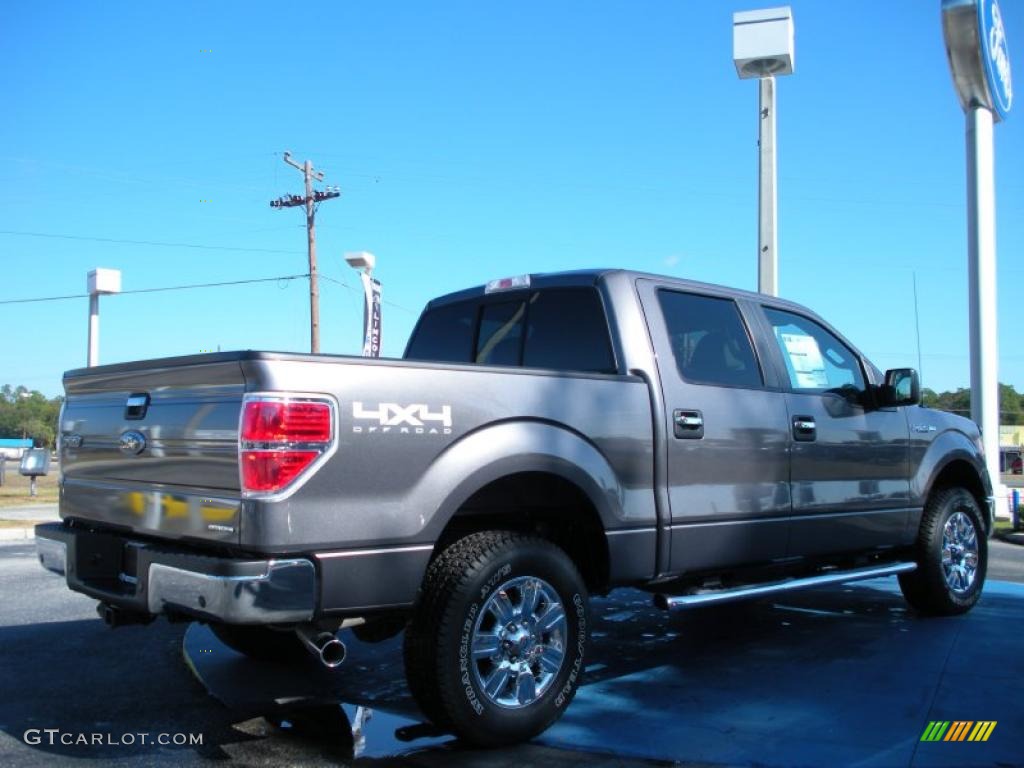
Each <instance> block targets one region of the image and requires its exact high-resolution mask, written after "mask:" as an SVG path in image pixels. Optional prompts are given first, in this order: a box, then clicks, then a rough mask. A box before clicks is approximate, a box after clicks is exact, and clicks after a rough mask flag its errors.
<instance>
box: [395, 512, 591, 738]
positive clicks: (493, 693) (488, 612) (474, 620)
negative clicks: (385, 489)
mask: <svg viewBox="0 0 1024 768" xmlns="http://www.w3.org/2000/svg"><path fill="white" fill-rule="evenodd" d="M589 618H590V616H589V604H588V597H587V591H586V586H585V585H584V582H583V578H582V577H581V576H580V573H579V571H578V570H577V569H576V566H575V565H574V564H573V562H572V560H571V559H570V558H569V557H568V555H566V553H565V552H564V551H562V550H561V549H560V548H559V547H557V546H555V545H554V544H552V543H551V542H549V541H547V540H545V539H541V538H538V537H536V536H529V535H524V534H519V533H514V532H510V531H486V532H483V533H475V534H471V535H469V536H466V537H465V538H463V539H460V540H459V541H457V542H455V543H454V544H452V545H451V546H449V547H448V548H447V549H446V550H444V552H442V553H441V555H440V556H439V557H437V558H436V559H435V560H434V561H433V562H432V563H431V564H430V567H429V568H428V570H427V575H426V578H425V579H424V583H423V590H422V593H421V596H420V600H419V602H418V604H417V606H416V609H415V611H414V614H413V618H412V621H411V622H410V624H409V627H408V629H407V630H406V635H405V646H404V651H405V670H406V678H407V680H408V683H409V688H410V690H411V691H412V694H413V697H414V698H415V699H416V702H417V703H418V704H419V706H420V709H421V710H422V711H423V713H424V714H425V715H426V716H427V717H428V718H429V719H430V720H431V721H433V723H434V724H435V725H437V726H438V727H440V728H444V729H446V730H452V731H454V732H455V733H456V734H457V735H458V736H459V737H460V738H461V739H463V740H464V741H467V742H470V743H472V744H476V745H479V746H497V745H501V744H512V743H515V742H519V741H524V740H526V739H530V738H533V737H534V736H536V735H537V734H539V733H541V732H543V731H544V730H546V729H547V728H548V727H549V726H550V725H551V724H552V723H554V722H555V720H557V719H558V718H559V717H560V716H561V715H562V713H563V712H564V711H565V708H566V707H567V706H568V704H569V702H570V701H571V700H572V698H573V696H574V695H575V693H576V688H577V687H578V685H579V682H580V677H581V674H582V672H583V659H584V653H585V650H586V641H587V629H588V624H587V623H588V621H589Z"/></svg>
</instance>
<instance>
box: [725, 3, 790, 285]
mask: <svg viewBox="0 0 1024 768" xmlns="http://www.w3.org/2000/svg"><path fill="white" fill-rule="evenodd" d="M793 47H794V46H793V13H792V11H790V9H789V8H788V7H785V8H768V9H766V10H763V11H742V12H740V13H734V14H733V17H732V58H733V63H735V65H736V74H738V75H739V77H740V79H741V80H745V79H748V78H754V77H756V78H757V79H758V94H759V95H758V107H757V116H758V122H757V125H758V129H757V138H758V141H757V147H758V154H757V290H758V291H760V292H761V293H765V294H768V295H769V296H776V295H778V292H779V234H778V223H779V218H778V192H777V188H778V182H777V178H778V166H777V162H776V153H775V77H776V76H777V75H790V74H792V73H793V55H794V51H793Z"/></svg>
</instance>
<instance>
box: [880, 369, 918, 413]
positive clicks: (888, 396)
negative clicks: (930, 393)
mask: <svg viewBox="0 0 1024 768" xmlns="http://www.w3.org/2000/svg"><path fill="white" fill-rule="evenodd" d="M878 395H879V397H878V400H879V403H878V404H879V405H881V406H882V407H883V408H893V407H896V406H899V405H917V404H918V403H920V402H921V379H920V378H919V377H918V375H917V371H915V370H914V369H913V368H892V369H890V370H888V371H886V372H885V384H883V385H882V386H881V387H879V392H878Z"/></svg>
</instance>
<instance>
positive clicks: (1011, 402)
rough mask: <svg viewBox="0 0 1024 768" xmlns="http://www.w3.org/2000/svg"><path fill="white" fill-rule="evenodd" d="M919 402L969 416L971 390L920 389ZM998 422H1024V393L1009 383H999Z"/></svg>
mask: <svg viewBox="0 0 1024 768" xmlns="http://www.w3.org/2000/svg"><path fill="white" fill-rule="evenodd" d="M921 403H922V404H923V405H927V406H928V407H929V408H934V409H936V410H938V411H951V412H953V413H956V414H958V415H960V416H966V417H967V418H970V417H971V390H970V389H965V388H963V387H961V388H960V389H957V390H955V391H953V392H936V391H934V390H931V389H927V388H925V389H923V390H921ZM999 423H1000V424H1005V425H1007V426H1011V425H1012V426H1016V425H1018V424H1024V394H1021V393H1019V392H1017V390H1016V389H1014V388H1013V385H1011V384H1000V385H999Z"/></svg>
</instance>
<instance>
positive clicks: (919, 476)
mask: <svg viewBox="0 0 1024 768" xmlns="http://www.w3.org/2000/svg"><path fill="white" fill-rule="evenodd" d="M954 461H963V462H966V463H967V464H969V465H970V466H971V468H972V469H973V470H974V472H975V474H976V475H977V477H978V481H979V482H980V483H981V486H982V488H983V489H984V493H985V496H986V497H987V496H991V495H992V482H991V480H990V478H989V476H988V470H987V469H986V467H985V457H984V455H983V454H982V453H981V451H980V450H979V449H978V447H977V446H976V445H975V444H974V441H973V440H971V438H970V437H968V436H967V435H966V434H965V433H963V432H961V431H959V430H956V429H947V430H946V431H944V432H942V433H940V434H939V435H937V436H936V437H935V438H934V439H933V440H932V441H931V443H930V444H929V445H928V447H927V449H926V450H925V452H924V455H923V456H922V458H921V460H920V462H919V463H918V465H917V468H916V472H915V473H914V475H913V476H912V477H911V482H910V494H911V498H912V499H913V500H914V503H915V505H917V506H921V507H923V506H924V504H925V502H926V501H927V499H928V494H929V493H931V490H932V488H933V487H934V486H935V481H936V480H937V479H938V478H939V476H940V475H941V474H942V472H943V471H944V470H945V469H946V468H947V467H948V466H949V465H950V464H952V463H953V462H954Z"/></svg>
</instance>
